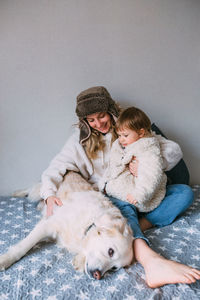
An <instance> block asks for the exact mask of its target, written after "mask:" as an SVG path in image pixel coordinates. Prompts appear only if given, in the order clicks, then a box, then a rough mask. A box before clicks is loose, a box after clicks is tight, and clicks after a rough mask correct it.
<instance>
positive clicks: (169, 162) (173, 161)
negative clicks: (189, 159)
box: [155, 134, 183, 171]
mask: <svg viewBox="0 0 200 300" xmlns="http://www.w3.org/2000/svg"><path fill="white" fill-rule="evenodd" d="M155 136H156V137H157V139H158V141H159V144H160V149H161V154H162V158H163V170H164V171H169V170H171V169H172V168H173V167H175V166H176V165H177V163H178V162H179V161H180V160H181V158H182V157H183V153H182V150H181V148H180V146H179V145H178V144H177V143H175V142H173V141H171V140H168V139H166V138H164V137H162V136H161V135H156V134H155Z"/></svg>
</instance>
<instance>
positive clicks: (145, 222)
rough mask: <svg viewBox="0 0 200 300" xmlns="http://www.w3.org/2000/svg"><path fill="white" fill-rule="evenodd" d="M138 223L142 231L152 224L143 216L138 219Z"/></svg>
mask: <svg viewBox="0 0 200 300" xmlns="http://www.w3.org/2000/svg"><path fill="white" fill-rule="evenodd" d="M139 224H140V228H141V230H142V232H144V231H145V230H147V229H150V228H152V227H153V225H152V224H151V223H150V222H149V221H148V220H147V219H145V218H144V217H142V218H140V219H139Z"/></svg>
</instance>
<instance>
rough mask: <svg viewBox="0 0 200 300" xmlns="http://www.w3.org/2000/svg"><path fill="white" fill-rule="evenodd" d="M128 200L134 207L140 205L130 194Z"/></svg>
mask: <svg viewBox="0 0 200 300" xmlns="http://www.w3.org/2000/svg"><path fill="white" fill-rule="evenodd" d="M126 199H127V201H128V202H129V203H131V204H133V205H136V204H137V203H138V202H137V200H135V198H134V197H133V195H132V194H128V195H127V198H126Z"/></svg>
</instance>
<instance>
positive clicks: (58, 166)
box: [40, 134, 90, 199]
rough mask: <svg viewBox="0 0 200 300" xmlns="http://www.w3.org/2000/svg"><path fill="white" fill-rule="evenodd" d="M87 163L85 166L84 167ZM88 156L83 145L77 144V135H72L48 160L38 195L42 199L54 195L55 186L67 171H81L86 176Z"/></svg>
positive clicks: (56, 186) (88, 166)
mask: <svg viewBox="0 0 200 300" xmlns="http://www.w3.org/2000/svg"><path fill="white" fill-rule="evenodd" d="M86 164H87V168H86ZM88 164H89V163H88V158H87V156H86V154H85V152H84V149H83V147H82V146H81V145H80V144H79V142H78V138H77V135H76V134H74V135H72V136H71V137H70V138H69V140H68V141H67V142H66V143H65V145H64V147H63V148H62V150H61V151H60V153H58V154H57V155H56V156H55V158H54V159H53V160H52V161H51V162H50V165H49V167H48V168H47V169H46V170H45V171H44V172H43V174H42V185H41V189H40V195H41V197H42V198H43V199H47V198H48V197H49V196H54V195H56V192H57V188H58V186H59V184H60V183H61V182H62V180H63V176H64V175H65V173H66V172H67V170H68V171H75V172H81V174H82V175H83V176H84V177H85V178H87V177H88V173H87V169H89V168H90V165H88Z"/></svg>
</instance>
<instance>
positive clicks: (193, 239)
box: [0, 185, 200, 300]
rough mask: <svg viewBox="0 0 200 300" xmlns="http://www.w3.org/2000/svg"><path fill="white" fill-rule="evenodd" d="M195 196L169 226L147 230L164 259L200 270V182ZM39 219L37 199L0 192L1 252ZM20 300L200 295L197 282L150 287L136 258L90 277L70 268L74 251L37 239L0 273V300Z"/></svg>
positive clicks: (165, 299) (169, 297)
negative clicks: (122, 267) (113, 269)
mask: <svg viewBox="0 0 200 300" xmlns="http://www.w3.org/2000/svg"><path fill="white" fill-rule="evenodd" d="M192 188H193V191H194V193H195V201H194V203H193V205H192V206H191V207H190V208H189V209H188V210H187V212H186V213H185V214H184V215H182V216H181V217H180V218H179V219H177V220H176V221H175V222H174V223H173V224H172V225H170V226H166V227H164V228H161V229H159V228H154V229H150V230H148V231H146V233H145V234H146V236H147V237H148V238H149V240H150V243H151V247H152V248H153V249H154V250H156V251H157V252H158V253H160V254H161V255H163V256H165V257H166V258H168V259H174V260H176V261H179V262H182V263H185V264H188V265H190V266H193V267H195V268H199V269H200V185H195V186H193V187H192ZM39 218H40V213H39V212H38V211H37V210H36V203H31V202H29V200H28V199H26V198H14V197H0V224H1V230H0V253H1V254H2V253H3V252H5V251H6V249H7V248H8V247H9V246H10V245H11V244H14V243H16V242H18V241H19V240H21V239H22V238H24V237H25V236H26V235H27V234H28V233H29V232H30V230H31V229H32V228H33V227H34V225H35V224H36V222H38V220H39ZM3 299H8V300H12V299H15V300H19V299H23V300H24V299H35V300H37V299H44V300H60V299H70V300H73V299H77V300H78V299H80V300H87V299H95V300H109V299H116V300H117V299H119V300H125V299H126V300H134V299H137V300H140V299H143V300H145V299H148V300H149V299H155V300H159V299H164V300H167V299H173V300H175V299H176V300H179V299H180V300H184V299H186V300H189V299H192V300H195V299H200V282H196V283H194V284H191V285H187V284H170V285H166V286H164V287H161V288H156V289H151V288H149V287H148V286H147V285H146V283H145V275H144V271H143V268H142V266H141V265H140V264H139V263H135V264H133V265H132V266H130V267H128V268H125V269H120V270H119V271H117V272H115V273H109V274H107V275H106V276H105V277H104V278H103V279H102V280H99V281H96V280H91V279H89V278H88V277H87V276H86V275H85V274H83V273H79V272H77V271H75V270H74V268H73V266H72V255H71V254H69V253H68V252H66V251H65V250H64V249H62V248H59V247H58V246H57V245H56V244H53V243H50V242H41V243H40V244H38V245H36V246H35V247H34V248H33V249H32V250H31V251H29V253H28V254H27V255H26V256H25V257H23V258H22V259H21V260H20V261H18V262H17V263H15V264H14V265H13V266H11V267H10V268H9V269H8V270H5V271H2V272H0V300H3Z"/></svg>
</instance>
